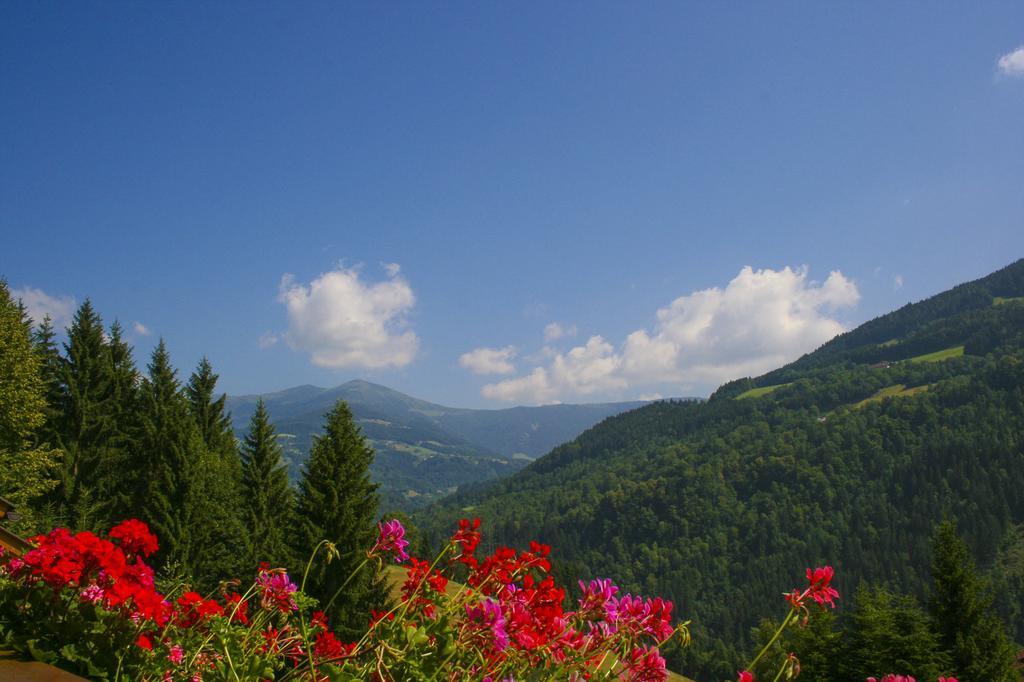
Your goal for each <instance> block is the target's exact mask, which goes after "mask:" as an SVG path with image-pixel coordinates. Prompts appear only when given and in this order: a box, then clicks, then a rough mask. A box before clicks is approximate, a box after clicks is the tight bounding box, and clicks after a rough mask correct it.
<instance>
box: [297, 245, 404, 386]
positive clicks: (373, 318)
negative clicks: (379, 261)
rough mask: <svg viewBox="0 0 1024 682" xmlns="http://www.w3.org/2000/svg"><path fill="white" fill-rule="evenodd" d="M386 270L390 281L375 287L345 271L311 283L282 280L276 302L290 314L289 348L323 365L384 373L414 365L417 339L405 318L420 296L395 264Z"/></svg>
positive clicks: (356, 273) (375, 283)
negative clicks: (303, 353)
mask: <svg viewBox="0 0 1024 682" xmlns="http://www.w3.org/2000/svg"><path fill="white" fill-rule="evenodd" d="M385 272H386V274H387V278H386V279H384V280H383V281H379V282H373V283H370V282H364V281H363V280H362V279H361V278H360V275H359V272H358V270H357V269H355V268H344V267H339V268H338V269H336V270H332V271H330V272H325V273H323V274H322V275H320V276H319V277H317V278H316V279H314V280H313V281H312V282H310V283H309V284H308V285H304V284H300V283H298V282H296V281H295V278H294V277H293V276H291V275H285V276H284V277H282V278H281V286H280V291H279V293H278V300H279V301H280V302H281V303H283V304H284V305H285V308H286V309H287V311H288V331H287V332H286V333H285V334H284V339H285V340H286V341H287V342H288V345H289V346H291V347H292V348H293V349H295V350H300V351H304V352H306V353H309V354H310V357H311V359H312V361H313V364H315V365H318V366H320V367H333V368H342V367H361V368H366V369H380V368H385V367H404V366H405V365H408V364H409V363H410V362H412V360H413V358H414V357H415V356H416V352H417V350H418V349H419V338H418V337H417V336H416V334H415V333H414V332H413V331H412V330H410V329H408V319H407V316H408V313H409V311H410V310H411V309H412V307H413V305H415V303H416V297H415V295H413V291H412V288H411V287H410V286H409V284H408V282H406V281H405V279H403V278H402V277H401V275H400V269H399V267H398V265H397V264H389V265H387V266H385Z"/></svg>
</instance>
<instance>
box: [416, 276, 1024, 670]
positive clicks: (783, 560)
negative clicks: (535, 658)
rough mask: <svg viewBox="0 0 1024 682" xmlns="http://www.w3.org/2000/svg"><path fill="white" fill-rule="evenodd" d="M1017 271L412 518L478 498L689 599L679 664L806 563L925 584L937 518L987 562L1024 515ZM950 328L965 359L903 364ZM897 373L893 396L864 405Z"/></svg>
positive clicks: (624, 573) (1022, 312)
mask: <svg viewBox="0 0 1024 682" xmlns="http://www.w3.org/2000/svg"><path fill="white" fill-rule="evenodd" d="M1018 285H1019V287H1020V289H1019V290H1021V291H1024V261H1021V262H1018V263H1016V264H1014V266H1011V268H1010V269H1008V270H1007V271H1004V272H1002V273H996V275H994V276H993V279H992V281H990V282H984V281H983V282H981V283H975V286H974V287H973V288H972V287H968V288H966V289H960V290H954V293H952V294H950V295H949V296H947V295H946V294H943V295H941V296H940V297H939V299H938V300H936V301H926V302H923V303H922V304H917V305H921V306H922V307H921V308H917V307H914V306H911V307H910V308H907V309H903V310H901V311H897V312H898V313H899V314H898V315H897V314H894V315H895V317H892V318H890V319H888V320H887V321H886V324H885V325H884V326H883V327H879V329H883V330H884V331H878V332H877V338H874V337H873V336H871V335H869V334H867V331H865V332H860V331H855V332H851V335H850V336H849V337H848V338H845V339H843V340H842V341H841V342H840V341H839V340H837V342H836V343H835V344H826V347H823V348H822V349H821V350H820V351H818V352H816V353H814V354H811V355H809V356H806V357H805V358H803V359H801V360H800V361H798V362H796V363H793V364H792V365H789V366H787V367H785V368H782V369H780V370H778V371H776V372H772V373H770V374H769V375H766V376H764V377H760V378H757V379H754V380H747V381H746V382H743V381H740V382H735V383H734V384H730V385H726V386H724V387H723V388H722V389H720V390H719V391H718V392H716V394H715V395H714V396H712V398H711V399H710V400H708V401H706V402H700V401H662V402H658V403H654V404H652V405H649V406H646V407H643V408H640V409H638V410H634V411H632V412H629V413H626V414H623V415H619V416H617V417H613V418H611V419H608V420H606V421H605V422H603V423H601V424H599V425H598V426H596V427H594V428H593V429H591V430H589V431H587V432H585V433H583V434H581V435H580V436H579V437H578V438H577V439H575V440H574V441H572V442H570V443H566V444H565V445H562V446H560V447H558V448H555V449H554V450H553V451H552V452H551V453H550V454H549V455H547V456H545V457H543V458H541V459H539V460H537V461H536V462H534V463H532V464H531V465H530V466H528V467H527V468H526V469H524V470H523V471H522V472H520V473H518V474H516V475H515V476H512V477H510V478H508V479H506V480H503V481H500V482H498V483H495V484H492V485H488V486H480V487H476V488H473V489H468V488H467V489H464V490H460V491H459V493H457V494H456V495H455V496H453V497H452V498H450V499H448V500H446V501H445V502H444V503H442V504H439V505H436V506H435V507H433V508H431V509H430V510H427V511H426V512H424V513H421V514H418V515H417V516H416V517H415V518H416V521H417V524H418V526H419V527H420V528H421V530H422V532H423V534H424V536H425V537H426V538H427V540H428V541H431V542H434V541H436V539H437V538H440V537H444V534H445V533H446V531H447V529H448V528H450V527H451V523H452V521H453V519H454V518H457V517H458V516H460V515H462V514H464V513H466V511H467V510H472V513H474V514H481V515H484V516H486V517H487V518H489V519H491V523H492V528H493V533H494V535H495V537H496V538H497V540H498V541H499V542H506V543H521V542H523V541H524V539H525V536H526V534H527V533H529V534H531V535H532V534H536V536H538V537H539V538H540V540H541V541H543V542H548V543H551V544H555V545H557V546H559V547H560V548H561V549H562V557H564V558H563V562H564V564H565V566H566V567H567V569H566V570H570V571H575V572H587V573H598V574H602V573H607V574H614V575H618V576H619V577H620V579H621V580H622V581H623V583H624V585H625V586H626V587H628V588H629V589H635V590H644V591H649V592H657V593H659V594H664V595H666V596H667V597H668V598H671V599H673V600H674V601H676V602H678V603H683V604H686V605H687V607H688V609H689V610H690V611H691V612H692V613H693V614H694V622H695V624H696V625H697V626H699V627H696V628H695V631H694V632H695V637H696V638H697V640H698V642H699V643H700V645H701V646H699V647H694V649H693V650H690V651H688V652H685V653H684V654H683V655H681V656H680V657H678V658H675V659H672V663H673V665H675V666H679V667H680V668H681V669H682V670H683V671H684V672H687V673H688V674H690V675H691V676H694V677H698V678H701V679H724V678H727V677H730V676H731V674H732V671H733V670H735V668H736V667H737V666H738V665H739V664H740V663H741V660H742V659H741V652H742V651H743V650H745V649H746V648H748V647H749V646H751V644H752V637H751V631H752V629H753V628H755V627H756V626H757V621H756V620H753V619H752V614H755V613H760V612H764V610H765V608H766V605H768V604H771V603H772V600H774V599H775V591H776V588H775V585H777V584H778V583H779V582H780V581H781V580H782V579H783V578H784V576H785V575H788V574H790V573H791V572H792V571H793V570H796V568H797V567H799V565H800V564H807V563H818V562H823V561H824V560H826V559H828V560H830V561H833V562H834V564H835V565H836V567H837V568H839V569H841V572H842V575H843V582H844V584H843V585H841V586H840V588H841V589H844V590H848V591H851V592H852V591H853V589H852V588H853V586H856V585H858V584H860V583H861V582H868V583H875V584H885V585H886V586H887V587H889V588H890V589H892V590H893V591H894V592H896V593H904V594H909V595H911V596H913V597H915V598H917V599H919V600H922V599H924V598H925V597H926V595H927V591H928V589H929V580H928V562H927V557H928V556H929V554H930V547H929V534H930V533H931V530H932V528H933V527H934V525H935V524H936V523H937V522H939V521H940V520H942V519H943V518H944V517H949V518H953V519H955V520H957V522H958V523H959V524H960V528H961V529H962V531H963V533H964V535H965V537H967V538H968V541H969V548H970V550H971V553H972V554H973V555H974V556H975V557H976V558H977V560H978V561H979V562H981V563H982V564H984V565H989V564H990V563H991V562H992V561H993V560H994V559H995V555H996V549H997V548H998V547H999V546H1000V544H1001V543H1002V542H1003V539H1004V537H1005V536H1006V534H1007V532H1008V529H1010V528H1011V527H1013V526H1014V524H1018V523H1021V522H1024V306H1019V305H1000V306H993V305H991V296H992V295H1010V294H1013V293H1014V291H1017V290H1015V289H1013V288H1012V287H1016V286H1018ZM978 291H981V292H983V293H984V296H983V297H979V296H978V294H977V292H978ZM972 292H973V293H972ZM986 296H987V298H985V297H986ZM943 297H944V298H943ZM983 298H984V300H982V299H983ZM939 313H941V314H943V315H945V317H938V318H937V317H935V315H937V314H939ZM871 324H872V323H869V325H871ZM869 325H865V327H866V328H867V329H868V330H869V331H870V330H871V329H873V328H874V327H872V326H869ZM875 326H877V325H875ZM876 331H877V330H876ZM872 334H875V332H872ZM840 338H841V339H842V338H843V337H840ZM857 339H859V341H858V343H861V342H864V343H867V342H870V343H871V344H873V345H870V347H868V346H863V345H857V344H855V343H853V341H854V340H857ZM893 339H896V340H897V342H896V343H893V344H888V345H885V346H884V347H882V345H881V344H883V343H884V342H886V341H890V340H893ZM960 344H964V345H965V351H966V353H967V354H965V355H964V356H962V357H953V358H949V359H946V360H944V361H942V362H931V363H910V362H902V361H900V360H901V359H904V358H910V357H914V356H916V355H920V354H922V353H926V352H933V351H935V350H941V349H943V348H949V347H951V346H953V345H960ZM869 351H870V352H869ZM855 360H856V361H855ZM882 360H888V361H889V362H884V363H882V364H880V365H877V366H872V364H874V363H879V362H881V361H882ZM869 362H870V363H872V364H867V363H869ZM785 383H788V385H779V384H785ZM897 384H901V385H903V386H904V387H905V389H906V390H904V391H901V394H900V395H894V396H891V397H888V398H883V399H881V400H872V401H868V402H865V403H863V404H860V405H859V406H858V403H861V401H865V400H866V399H868V398H870V397H872V396H875V395H877V394H878V392H879V391H880V390H882V389H885V388H886V387H891V386H894V385H897ZM776 385H779V386H778V387H777V388H776V389H775V390H774V391H772V392H771V393H770V394H767V395H763V396H761V397H751V398H748V399H744V400H734V399H733V398H735V397H736V396H737V395H739V394H742V393H743V392H745V391H749V390H750V389H752V388H757V387H764V386H776ZM922 387H927V390H919V389H921V388H922ZM915 389H918V390H915ZM555 570H556V572H558V570H559V567H557V566H556V568H555ZM713 595H714V596H713ZM1015 613H1017V614H1018V615H1017V618H1020V617H1021V616H1020V615H1019V611H1017V612H1015ZM1015 627H1016V628H1017V631H1018V632H1020V631H1022V630H1021V629H1020V628H1021V624H1020V622H1018V623H1017V624H1015Z"/></svg>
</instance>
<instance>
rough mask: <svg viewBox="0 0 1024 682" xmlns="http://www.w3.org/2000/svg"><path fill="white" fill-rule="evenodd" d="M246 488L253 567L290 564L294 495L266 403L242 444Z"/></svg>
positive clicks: (243, 475) (247, 523)
mask: <svg viewBox="0 0 1024 682" xmlns="http://www.w3.org/2000/svg"><path fill="white" fill-rule="evenodd" d="M242 485H243V491H244V498H245V500H244V503H245V522H246V530H247V531H248V533H249V538H250V553H251V557H252V559H251V562H250V563H251V566H257V565H259V563H260V562H263V561H265V562H267V563H269V564H271V565H275V566H286V565H288V564H290V563H291V561H290V557H291V550H290V548H289V546H288V540H287V536H288V531H289V529H290V527H291V526H292V523H293V521H292V506H293V504H294V500H293V497H294V493H293V491H292V488H291V486H290V485H289V483H288V470H287V468H286V467H285V465H284V463H283V462H282V460H281V446H280V445H279V444H278V442H277V434H276V433H275V432H274V427H273V425H272V424H271V423H270V415H269V414H268V413H267V409H266V406H265V405H264V403H263V401H262V400H261V401H259V403H258V404H257V405H256V411H255V412H254V413H253V415H252V419H251V420H250V421H249V433H248V434H246V436H245V441H244V442H243V443H242Z"/></svg>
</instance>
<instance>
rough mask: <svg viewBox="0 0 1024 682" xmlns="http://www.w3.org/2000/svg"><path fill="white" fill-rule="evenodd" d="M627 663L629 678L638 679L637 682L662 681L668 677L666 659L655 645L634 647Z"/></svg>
mask: <svg viewBox="0 0 1024 682" xmlns="http://www.w3.org/2000/svg"><path fill="white" fill-rule="evenodd" d="M625 665H626V670H628V671H629V679H630V680H636V682H661V681H662V680H665V679H668V671H666V670H665V659H664V658H662V657H661V654H659V653H658V650H657V649H656V648H655V647H649V648H646V647H637V648H635V649H633V651H631V652H630V654H629V660H628V661H626V662H625Z"/></svg>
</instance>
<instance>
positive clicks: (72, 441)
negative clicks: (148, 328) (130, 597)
mask: <svg viewBox="0 0 1024 682" xmlns="http://www.w3.org/2000/svg"><path fill="white" fill-rule="evenodd" d="M64 352H65V358H66V359H65V361H64V363H63V377H62V379H63V384H64V404H63V405H62V406H61V407H62V410H61V411H62V413H63V419H62V423H61V428H60V434H59V440H60V442H59V445H60V447H61V449H62V450H63V459H64V461H63V464H62V467H61V470H60V476H59V479H60V486H59V489H58V491H57V492H58V505H59V507H60V510H61V512H62V514H63V516H64V517H65V518H66V519H67V523H68V524H69V525H71V526H72V527H75V528H90V527H95V526H96V525H97V524H98V522H99V519H98V518H97V517H98V506H99V504H100V499H101V498H100V496H99V495H98V494H97V491H96V482H97V481H96V477H97V473H98V471H100V467H101V462H102V461H103V460H104V458H105V455H106V453H105V452H104V450H105V448H106V447H107V445H108V443H109V439H110V437H111V435H112V433H113V428H114V423H113V405H112V398H113V392H112V383H111V366H110V355H109V348H108V347H107V344H106V342H105V340H104V331H103V322H102V320H101V319H100V316H99V314H98V313H97V312H96V311H95V310H94V309H93V307H92V303H91V302H90V301H89V299H86V300H85V302H84V303H82V305H81V306H80V307H79V308H78V311H77V312H76V313H75V317H74V319H73V320H72V323H71V327H70V328H69V329H68V341H67V343H66V344H65V345H64Z"/></svg>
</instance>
